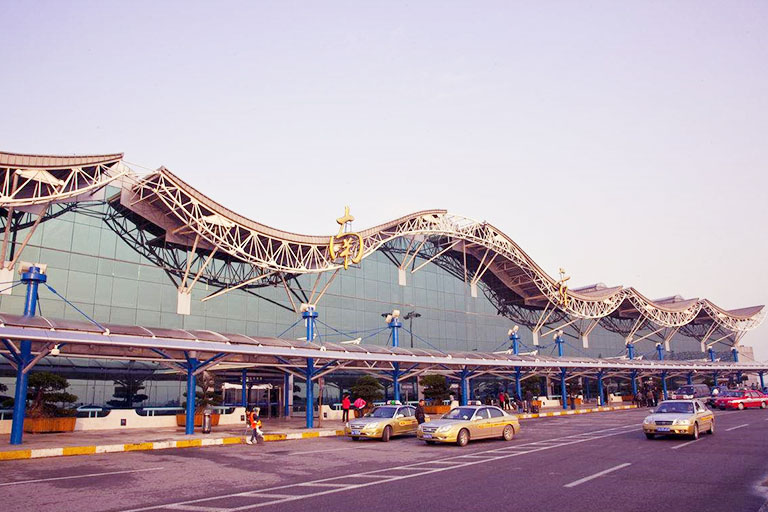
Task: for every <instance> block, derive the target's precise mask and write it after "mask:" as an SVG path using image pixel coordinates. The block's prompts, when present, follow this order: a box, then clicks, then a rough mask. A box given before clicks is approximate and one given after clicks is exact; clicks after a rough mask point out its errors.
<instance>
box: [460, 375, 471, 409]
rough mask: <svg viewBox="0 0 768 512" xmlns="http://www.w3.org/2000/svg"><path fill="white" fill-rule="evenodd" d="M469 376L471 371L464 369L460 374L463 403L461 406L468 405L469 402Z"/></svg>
mask: <svg viewBox="0 0 768 512" xmlns="http://www.w3.org/2000/svg"><path fill="white" fill-rule="evenodd" d="M468 375H469V371H468V370H467V369H466V368H464V369H463V370H461V372H460V373H459V376H460V377H461V402H460V403H459V405H467V400H469V379H467V376H468Z"/></svg>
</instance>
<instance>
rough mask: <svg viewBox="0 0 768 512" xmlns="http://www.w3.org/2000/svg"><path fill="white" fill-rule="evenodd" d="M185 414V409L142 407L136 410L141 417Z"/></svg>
mask: <svg viewBox="0 0 768 512" xmlns="http://www.w3.org/2000/svg"><path fill="white" fill-rule="evenodd" d="M182 412H184V408H183V407H141V408H139V409H136V414H138V415H139V416H173V415H175V414H178V413H182Z"/></svg>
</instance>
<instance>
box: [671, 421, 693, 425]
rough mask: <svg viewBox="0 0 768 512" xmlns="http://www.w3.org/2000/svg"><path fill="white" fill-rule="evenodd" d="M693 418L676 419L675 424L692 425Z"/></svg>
mask: <svg viewBox="0 0 768 512" xmlns="http://www.w3.org/2000/svg"><path fill="white" fill-rule="evenodd" d="M690 424H691V420H675V422H674V425H690Z"/></svg>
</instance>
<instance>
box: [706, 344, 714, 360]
mask: <svg viewBox="0 0 768 512" xmlns="http://www.w3.org/2000/svg"><path fill="white" fill-rule="evenodd" d="M707 352H709V360H710V361H712V362H713V363H714V362H715V349H713V348H712V347H709V350H707Z"/></svg>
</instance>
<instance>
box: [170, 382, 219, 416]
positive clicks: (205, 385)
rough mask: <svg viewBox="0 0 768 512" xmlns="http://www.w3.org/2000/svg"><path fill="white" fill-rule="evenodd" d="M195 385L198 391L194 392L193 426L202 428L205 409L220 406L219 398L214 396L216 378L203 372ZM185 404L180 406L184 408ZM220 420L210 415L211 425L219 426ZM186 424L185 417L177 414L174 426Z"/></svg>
mask: <svg viewBox="0 0 768 512" xmlns="http://www.w3.org/2000/svg"><path fill="white" fill-rule="evenodd" d="M197 385H198V386H199V388H200V390H199V391H197V390H196V391H195V426H196V427H202V426H203V411H205V410H206V409H207V408H209V407H210V406H212V405H219V404H221V397H219V396H218V395H216V378H215V377H214V376H213V374H212V373H210V372H203V373H201V374H200V376H199V377H198V379H197ZM184 396H187V394H186V393H184ZM186 406H187V404H186V402H185V403H183V404H182V407H186ZM220 418H221V415H220V414H211V425H212V426H214V427H215V426H216V425H218V424H219V419H220ZM186 422H187V415H186V414H184V413H182V414H177V415H176V425H178V426H179V427H183V426H184V425H186Z"/></svg>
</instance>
